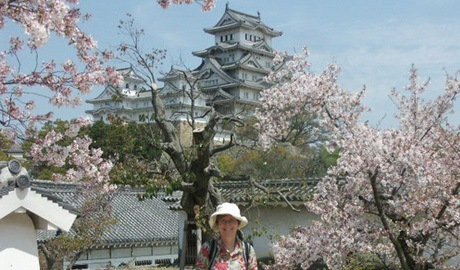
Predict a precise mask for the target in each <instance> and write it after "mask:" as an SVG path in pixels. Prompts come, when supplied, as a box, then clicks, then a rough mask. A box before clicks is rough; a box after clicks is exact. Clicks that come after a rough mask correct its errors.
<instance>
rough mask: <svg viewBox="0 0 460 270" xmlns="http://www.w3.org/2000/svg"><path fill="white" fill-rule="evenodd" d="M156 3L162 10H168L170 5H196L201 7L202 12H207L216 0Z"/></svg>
mask: <svg viewBox="0 0 460 270" xmlns="http://www.w3.org/2000/svg"><path fill="white" fill-rule="evenodd" d="M157 2H158V4H159V5H160V6H162V7H163V8H169V7H170V6H171V4H174V5H182V4H192V3H197V4H199V5H201V9H202V10H203V11H209V10H211V9H213V8H214V6H215V5H216V0H157Z"/></svg>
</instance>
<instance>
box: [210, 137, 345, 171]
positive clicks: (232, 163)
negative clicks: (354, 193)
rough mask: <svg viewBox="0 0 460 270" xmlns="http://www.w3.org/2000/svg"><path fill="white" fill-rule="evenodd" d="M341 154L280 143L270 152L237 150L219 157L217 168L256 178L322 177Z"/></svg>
mask: <svg viewBox="0 0 460 270" xmlns="http://www.w3.org/2000/svg"><path fill="white" fill-rule="evenodd" d="M337 157H338V153H337V152H334V153H329V152H328V151H326V149H325V148H324V147H323V146H317V147H309V148H304V150H302V149H299V148H296V147H293V146H292V145H290V144H280V145H278V146H276V147H273V148H272V149H270V150H269V151H262V150H257V149H255V150H254V149H245V150H242V149H235V150H233V149H232V151H227V152H225V153H223V154H221V155H219V156H218V158H217V166H218V167H219V169H220V170H221V171H222V172H224V173H227V174H233V175H241V174H243V175H250V176H251V177H253V178H254V179H284V178H305V177H319V176H322V175H324V174H325V173H326V171H327V168H328V167H329V166H331V165H333V164H335V162H336V160H337Z"/></svg>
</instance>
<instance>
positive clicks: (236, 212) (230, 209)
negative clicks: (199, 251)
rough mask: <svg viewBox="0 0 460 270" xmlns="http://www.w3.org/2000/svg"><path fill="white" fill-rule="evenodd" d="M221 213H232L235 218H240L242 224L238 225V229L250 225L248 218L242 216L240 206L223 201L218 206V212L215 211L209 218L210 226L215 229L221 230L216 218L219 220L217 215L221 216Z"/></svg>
mask: <svg viewBox="0 0 460 270" xmlns="http://www.w3.org/2000/svg"><path fill="white" fill-rule="evenodd" d="M221 215H222V216H225V215H231V216H232V217H234V218H235V219H237V220H239V221H240V224H239V226H238V229H241V228H243V227H244V226H246V225H248V220H247V219H246V217H243V216H241V213H240V208H238V206H237V205H236V204H234V203H223V204H219V205H218V206H217V209H216V212H214V213H213V214H212V215H211V217H210V218H209V226H210V227H211V229H213V230H214V231H219V228H217V224H216V220H217V216H221Z"/></svg>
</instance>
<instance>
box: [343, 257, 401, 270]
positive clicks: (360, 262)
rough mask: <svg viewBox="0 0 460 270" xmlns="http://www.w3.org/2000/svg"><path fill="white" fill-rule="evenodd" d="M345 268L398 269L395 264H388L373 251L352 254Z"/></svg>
mask: <svg viewBox="0 0 460 270" xmlns="http://www.w3.org/2000/svg"><path fill="white" fill-rule="evenodd" d="M343 269H344V270H388V269H397V267H396V266H395V265H387V263H385V259H384V258H380V257H378V256H377V255H376V254H373V253H360V254H350V255H349V257H348V261H347V264H346V265H345V266H344V268H343Z"/></svg>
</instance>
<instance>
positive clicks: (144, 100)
mask: <svg viewBox="0 0 460 270" xmlns="http://www.w3.org/2000/svg"><path fill="white" fill-rule="evenodd" d="M204 32H206V33H208V34H211V35H213V36H214V44H213V45H212V46H210V47H208V48H206V49H204V50H201V51H195V52H192V53H193V55H194V56H196V57H200V58H201V59H202V62H201V64H200V65H199V66H198V67H197V68H195V69H193V70H185V69H178V68H174V67H172V68H171V69H170V70H169V72H168V73H167V74H166V75H165V76H164V77H162V78H160V79H159V81H161V82H162V83H163V84H164V85H163V86H162V89H161V96H162V100H163V103H164V105H165V108H166V112H167V114H168V115H169V116H170V117H171V119H172V120H181V121H185V120H187V119H190V118H191V117H192V115H193V117H194V119H195V121H197V122H200V121H202V122H204V121H206V112H207V111H208V110H209V109H210V108H211V107H213V108H214V109H215V110H216V111H218V112H219V113H222V114H226V115H228V114H232V115H238V116H240V117H246V116H249V115H251V114H252V113H253V112H254V110H255V108H256V107H257V106H258V104H259V98H260V92H261V91H262V90H263V89H266V88H268V87H269V85H268V84H267V83H266V82H264V80H263V78H264V77H265V76H266V75H268V74H269V72H270V71H271V70H273V69H275V70H276V69H278V68H280V67H274V66H273V58H274V56H275V55H274V51H273V48H272V39H273V38H275V37H279V36H281V35H282V32H280V31H276V30H274V29H273V28H271V27H268V26H267V25H265V24H264V23H263V22H262V20H261V16H260V14H259V13H258V14H257V15H256V16H254V15H249V14H246V13H242V12H239V11H236V10H232V9H230V8H229V7H228V4H227V6H226V9H225V12H224V14H223V15H222V17H221V18H220V20H219V21H218V22H217V23H216V25H214V26H212V27H209V28H205V29H204ZM119 72H120V73H121V74H122V75H123V77H124V84H123V85H122V86H121V87H120V86H119V87H118V88H117V87H114V86H111V85H108V86H107V87H106V88H105V89H104V91H103V92H102V93H101V94H100V95H99V96H98V97H96V98H95V99H92V100H88V101H87V102H88V103H90V104H92V105H93V108H92V109H91V110H88V111H86V113H88V114H90V115H91V116H92V117H93V119H94V120H99V119H102V120H104V121H106V120H107V116H108V115H109V114H113V115H117V116H119V117H123V118H126V119H128V120H131V121H137V122H141V121H145V120H148V119H150V118H151V115H152V113H153V108H152V103H151V93H150V92H149V91H146V88H147V87H145V85H143V82H142V80H141V79H140V78H139V77H138V76H137V75H136V73H135V72H134V70H133V69H132V68H124V69H120V70H119ZM115 95H116V96H117V98H114V96H115ZM192 107H193V110H192ZM191 112H193V113H191Z"/></svg>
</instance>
